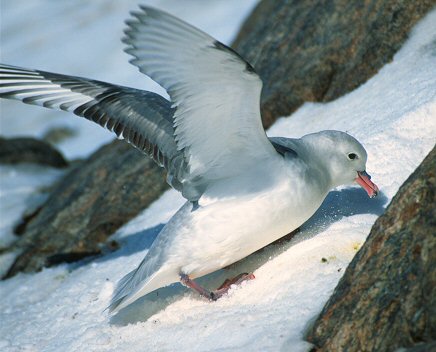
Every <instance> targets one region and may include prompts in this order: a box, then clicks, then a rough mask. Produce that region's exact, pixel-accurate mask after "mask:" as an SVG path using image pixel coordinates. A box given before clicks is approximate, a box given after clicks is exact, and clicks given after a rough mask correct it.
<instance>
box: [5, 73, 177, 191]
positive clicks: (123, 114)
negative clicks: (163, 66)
mask: <svg viewBox="0 0 436 352" xmlns="http://www.w3.org/2000/svg"><path fill="white" fill-rule="evenodd" d="M0 98H7V99H15V100H21V101H22V102H24V103H26V104H32V105H39V106H43V107H46V108H50V109H56V110H64V111H70V112H73V113H74V114H76V115H78V116H81V117H85V118H86V119H88V120H91V121H93V122H95V123H97V124H99V125H100V126H102V127H104V128H106V129H108V130H110V131H113V132H114V133H115V134H116V135H117V136H118V137H119V138H123V139H125V140H126V141H127V142H129V143H130V144H132V145H133V146H135V147H136V148H137V149H139V150H140V151H142V152H144V153H145V154H147V155H149V156H150V157H152V158H153V160H154V161H155V162H156V163H158V164H159V165H160V166H163V167H165V168H166V169H167V171H168V177H167V179H168V181H169V183H170V185H171V186H173V187H174V188H176V189H178V190H181V186H182V185H181V183H180V182H179V181H178V173H179V172H180V170H179V169H180V163H181V160H182V159H183V156H182V155H181V153H180V152H179V151H178V150H177V145H176V143H175V140H174V128H173V125H172V116H173V114H174V109H172V108H171V104H170V102H168V101H167V100H166V99H164V98H162V97H161V96H159V95H157V94H155V93H152V92H147V91H141V90H137V89H132V88H127V87H122V86H118V85H112V84H109V83H105V82H100V81H95V80H90V79H86V78H81V77H74V76H67V75H61V74H56V73H51V72H45V71H37V70H28V69H25V68H20V67H14V66H9V65H4V64H0ZM182 163H183V162H182ZM173 164H174V165H175V168H174V167H173V166H172V165H173Z"/></svg>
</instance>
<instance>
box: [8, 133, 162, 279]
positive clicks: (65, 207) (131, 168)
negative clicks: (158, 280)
mask: <svg viewBox="0 0 436 352" xmlns="http://www.w3.org/2000/svg"><path fill="white" fill-rule="evenodd" d="M167 188H168V186H167V184H166V182H165V177H164V173H163V172H162V169H160V168H159V167H158V166H156V165H155V164H154V162H153V161H152V160H151V159H149V158H148V157H147V156H145V155H143V154H142V153H140V152H139V151H137V150H136V149H134V148H132V147H131V146H130V145H128V144H127V143H125V142H122V141H115V142H113V143H110V144H108V145H106V146H104V147H102V148H100V149H99V150H98V151H97V152H96V153H94V154H93V155H92V156H91V157H90V158H89V159H88V160H86V161H85V162H84V163H82V164H80V165H78V166H76V167H75V168H74V169H73V170H71V172H69V173H68V174H67V175H66V176H65V177H64V178H63V179H62V180H61V181H60V182H59V184H58V185H57V186H56V187H55V188H54V190H53V193H52V194H51V195H50V197H49V198H48V200H47V201H46V202H45V204H44V205H43V206H42V208H41V209H39V210H38V212H37V213H36V214H35V215H34V216H33V217H30V219H29V222H28V223H27V224H26V225H25V226H24V225H22V226H21V228H20V229H21V231H22V235H21V236H20V238H19V239H18V240H17V241H16V242H15V244H14V246H15V247H13V248H12V250H18V251H21V254H20V255H19V256H18V257H17V259H16V261H15V263H14V264H13V265H12V267H11V268H10V269H9V272H8V273H7V275H6V277H10V276H13V275H15V274H16V273H18V272H21V271H23V272H32V271H37V270H40V269H42V268H43V267H45V266H50V265H54V264H58V263H61V262H71V261H75V260H79V259H82V258H84V257H86V256H89V255H95V254H98V253H100V252H101V249H102V243H104V242H105V241H106V239H107V238H108V236H110V235H111V234H113V233H114V231H115V230H117V229H118V228H119V227H120V226H122V225H123V224H125V223H126V222H127V221H128V220H130V219H131V218H133V217H134V216H136V215H137V214H138V213H139V212H140V211H142V210H143V209H145V208H146V207H147V206H148V205H149V204H150V203H151V202H152V201H154V200H155V199H156V198H157V197H159V196H160V195H161V194H162V192H163V191H164V190H165V189H167Z"/></svg>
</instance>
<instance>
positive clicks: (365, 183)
mask: <svg viewBox="0 0 436 352" xmlns="http://www.w3.org/2000/svg"><path fill="white" fill-rule="evenodd" d="M355 181H356V182H357V183H358V184H359V185H361V186H362V188H363V189H364V190H365V191H366V193H368V196H369V197H370V198H374V197H375V196H377V194H378V192H379V190H378V187H377V185H376V184H375V183H374V182H372V181H371V176H369V175H368V174H367V173H366V171H357V177H356V179H355Z"/></svg>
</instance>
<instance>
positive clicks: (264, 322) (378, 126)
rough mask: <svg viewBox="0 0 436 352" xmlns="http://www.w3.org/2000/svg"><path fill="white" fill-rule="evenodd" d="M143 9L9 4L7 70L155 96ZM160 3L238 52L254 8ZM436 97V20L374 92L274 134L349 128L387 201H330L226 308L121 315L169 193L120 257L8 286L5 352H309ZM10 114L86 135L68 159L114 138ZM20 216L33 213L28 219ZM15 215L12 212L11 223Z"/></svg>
mask: <svg viewBox="0 0 436 352" xmlns="http://www.w3.org/2000/svg"><path fill="white" fill-rule="evenodd" d="M134 3H135V1H133V0H129V1H125V2H118V1H111V2H108V1H93V2H88V1H85V0H83V1H80V0H77V1H71V2H60V1H58V2H52V1H26V2H24V1H23V2H15V1H12V0H11V1H4V0H2V1H1V6H2V8H1V13H2V18H1V20H2V21H1V23H2V24H1V33H2V38H1V40H2V43H1V45H2V61H4V62H6V63H10V64H15V65H22V66H28V67H35V68H41V69H45V70H51V71H55V72H56V71H58V72H65V73H69V74H76V75H84V76H89V77H93V78H97V79H102V80H107V81H111V82H114V83H120V84H126V85H135V83H136V86H137V87H142V88H149V87H150V85H149V83H145V80H143V77H141V76H140V75H139V73H137V72H136V70H135V69H132V68H130V67H129V65H128V64H127V56H126V55H124V54H122V53H121V50H122V46H121V44H119V41H118V38H119V36H120V32H121V29H122V21H123V19H124V18H125V17H126V13H127V11H128V9H132V8H134V7H135V6H134ZM148 3H151V4H154V5H155V6H157V7H160V8H164V9H166V10H169V11H171V12H173V13H175V14H177V15H178V16H179V17H182V18H184V19H186V20H188V21H190V22H191V23H194V24H196V25H197V26H200V27H201V28H203V29H204V30H206V31H207V32H209V33H211V34H213V35H214V36H216V37H218V38H219V39H221V40H223V41H225V42H229V40H230V39H231V37H232V35H234V34H235V33H236V30H237V27H238V25H239V24H240V23H241V21H242V19H243V17H244V16H245V15H247V14H248V12H249V10H250V9H251V8H252V7H253V6H254V3H255V1H240V2H234V1H231V0H229V1H218V0H216V1H208V2H205V1H195V0H190V1H183V2H181V1H178V0H171V1H170V0H168V1H164V0H162V1H157V0H156V1H149V2H148ZM182 3H183V5H182ZM107 4H110V5H107ZM206 4H207V5H206ZM236 4H238V5H236ZM236 6H237V7H236ZM30 19H31V20H30ZM38 21H41V22H38ZM54 26H56V30H55V29H54V28H55V27H54ZM34 37H37V38H38V39H37V40H36V42H33V39H32V38H34ZM82 41H84V42H86V43H85V46H84V49H80V43H81V42H82ZM134 81H135V82H134ZM139 82H140V83H139ZM138 84H139V85H138ZM435 93H436V11H433V12H432V13H431V14H429V15H428V16H427V17H426V18H425V19H423V20H422V21H421V22H420V23H419V24H418V25H417V26H416V27H415V28H414V29H413V31H412V33H411V37H410V39H409V40H408V41H407V43H406V44H405V45H404V46H403V48H402V49H401V50H400V51H399V52H398V53H397V54H396V55H395V57H394V60H393V62H391V63H389V64H387V65H386V66H385V67H383V68H382V69H381V70H380V72H379V73H378V74H377V75H376V76H375V77H373V78H372V79H371V80H369V81H368V82H367V83H366V84H364V85H363V86H361V87H360V88H358V89H356V90H355V91H353V92H351V93H349V94H347V95H346V96H344V97H342V98H340V99H338V100H336V101H334V102H331V103H328V104H312V103H311V104H305V105H304V106H303V107H302V108H300V109H299V110H298V111H297V112H296V113H294V114H293V115H292V116H291V117H288V118H282V119H280V120H279V121H277V122H276V123H275V124H274V125H273V126H272V127H271V129H270V130H269V132H268V133H269V135H271V136H275V135H282V136H292V137H295V136H300V135H303V134H306V133H309V132H313V131H318V130H322V129H339V130H345V131H348V132H350V133H351V134H352V135H354V136H355V137H357V138H358V139H359V140H360V141H361V142H362V143H363V144H364V145H365V147H366V149H367V151H368V154H369V161H368V172H369V173H370V174H371V175H372V176H373V180H374V181H375V182H376V183H377V184H378V186H379V187H380V189H381V191H382V194H381V196H379V197H378V198H376V199H368V198H367V196H366V193H365V192H364V191H363V190H361V189H359V188H353V187H352V188H342V189H338V190H335V191H334V192H331V193H330V195H329V196H328V197H327V199H326V201H325V203H324V204H323V206H322V207H321V209H320V210H319V211H318V212H317V213H316V214H315V216H314V217H313V218H312V219H311V220H309V221H308V222H307V223H306V224H305V225H304V226H303V228H302V231H301V232H300V233H299V234H298V235H297V236H296V237H295V238H294V239H293V240H291V241H290V242H288V243H286V244H285V245H283V244H282V245H275V246H271V247H269V248H267V249H266V250H264V251H262V252H261V253H257V254H255V255H252V256H250V257H249V258H247V259H246V260H244V261H242V262H240V263H238V264H236V265H235V266H233V267H232V268H230V269H228V270H222V271H220V272H217V273H214V274H213V275H210V276H209V277H207V278H205V280H204V281H206V284H210V285H213V284H216V283H217V282H219V281H222V279H223V278H224V277H227V276H231V275H232V274H233V273H238V272H241V271H251V270H253V271H254V274H255V276H256V279H255V280H253V281H250V282H247V283H245V284H243V285H242V286H241V287H237V288H234V289H232V290H231V291H230V293H229V295H228V296H226V297H223V298H222V299H220V300H219V301H217V302H214V303H210V302H208V301H206V300H204V299H201V298H199V297H198V295H196V294H193V293H191V292H190V291H187V290H186V289H184V288H182V287H181V286H180V285H178V284H177V285H173V286H170V287H168V288H164V289H160V290H158V291H157V292H154V293H152V294H150V295H148V296H147V297H145V298H143V299H140V300H139V301H137V302H136V303H135V304H133V305H131V306H130V307H128V308H126V309H125V310H123V311H121V312H120V313H119V314H118V315H116V316H114V317H110V316H109V315H108V314H107V312H103V310H104V309H105V308H106V306H107V305H108V303H109V300H110V296H111V293H112V290H113V288H114V285H115V283H116V281H117V280H118V279H120V278H121V277H122V276H123V275H124V274H125V273H127V272H128V271H130V270H131V269H133V268H134V267H135V266H136V265H138V263H139V262H140V261H141V259H142V258H143V256H144V254H145V253H146V250H147V248H148V247H149V246H150V243H151V242H152V241H153V239H154V238H155V236H156V235H157V233H158V231H159V229H160V228H161V227H162V223H165V222H166V221H167V220H168V219H169V217H170V216H171V215H172V213H173V212H174V211H175V210H176V209H177V208H178V207H179V206H180V205H181V204H182V202H183V200H182V198H181V197H180V196H179V195H178V194H177V193H176V192H174V191H168V192H167V193H165V194H164V195H163V196H162V197H161V198H160V199H159V200H157V201H156V202H155V203H153V204H152V205H151V206H150V207H149V208H148V209H146V210H145V211H144V212H143V213H142V214H141V215H140V216H138V217H137V218H135V219H134V220H132V221H131V222H130V223H129V224H127V225H126V226H124V227H123V228H122V229H120V230H119V231H118V232H117V233H116V234H115V235H114V238H116V239H118V240H119V241H121V242H123V243H124V246H123V247H122V248H121V249H120V250H118V251H116V252H114V253H111V254H108V255H105V256H103V257H100V258H97V259H96V260H94V261H92V262H90V263H89V262H87V263H82V264H80V263H79V264H74V265H62V266H58V267H56V268H50V269H46V270H43V271H42V272H40V273H37V274H26V275H24V274H21V275H18V276H16V277H14V278H12V279H9V280H6V281H3V282H0V297H1V298H2V299H1V300H0V350H2V351H59V350H62V351H83V350H88V351H89V350H91V351H173V350H180V351H187V350H198V351H230V350H231V351H233V350H249V351H277V350H284V351H307V350H308V348H309V344H307V343H306V342H304V341H303V332H304V329H305V327H306V326H307V324H308V323H309V322H310V321H311V319H313V318H314V317H315V316H316V315H317V314H318V313H319V311H320V310H321V308H322V306H323V305H324V303H325V302H326V300H327V299H328V297H329V295H330V294H331V292H332V290H333V289H334V287H335V286H336V284H337V282H338V280H339V279H340V277H341V275H342V274H343V272H344V270H345V268H346V266H347V265H348V263H349V262H350V260H351V259H352V258H353V256H354V255H355V253H356V251H357V250H358V248H359V247H360V246H361V244H362V243H363V242H364V240H365V238H366V236H367V235H368V233H369V231H370V228H371V226H372V224H373V223H374V221H375V220H376V218H377V216H378V215H379V214H380V213H382V212H383V209H384V207H385V206H386V204H387V203H388V202H389V201H390V200H391V198H392V197H393V196H394V195H395V193H396V191H397V190H398V188H399V186H400V185H401V184H402V183H403V182H404V181H405V179H406V178H407V177H408V176H409V175H410V173H412V172H413V170H414V169H415V168H416V167H417V166H418V165H419V163H420V162H421V161H422V159H423V158H424V157H425V156H426V154H427V153H428V152H429V151H430V149H431V148H432V147H433V145H434V144H435V142H436V96H435ZM2 106H3V109H2V116H1V120H2V128H1V133H2V134H7V135H15V134H33V135H36V136H41V135H43V134H44V132H45V131H46V130H47V129H49V128H51V127H52V126H55V125H65V124H68V125H69V124H71V125H70V126H72V128H74V129H75V130H77V131H78V133H77V135H76V136H75V137H74V138H71V139H70V140H69V141H68V142H65V143H63V144H62V145H61V148H62V150H63V151H64V152H66V154H67V155H68V156H69V157H77V156H83V155H86V154H88V153H89V152H90V151H92V150H94V149H95V148H96V147H98V145H100V144H101V143H104V142H106V141H107V140H108V139H110V136H109V135H107V134H104V133H103V132H102V131H103V130H102V129H101V128H96V129H93V128H91V127H89V126H91V125H90V124H88V123H87V122H86V121H80V119H77V118H73V117H71V116H68V115H66V114H62V113H51V112H48V111H45V110H43V109H39V108H37V107H27V106H24V105H23V104H19V103H14V102H7V104H6V103H4V104H3V105H2ZM73 121H74V122H73ZM85 125H86V127H84V126H85ZM69 148H72V149H71V150H70V149H69ZM75 148H77V149H75ZM0 171H1V170H0ZM17 172H18V173H20V172H22V171H17ZM4 173H5V174H7V172H4ZM39 177H43V176H38V178H39ZM47 177H51V176H50V175H49V176H47ZM20 182H22V181H20V178H18V179H17V180H16V183H14V182H13V179H12V178H10V179H8V183H7V184H4V182H3V180H2V190H1V193H0V197H1V198H0V201H1V203H5V204H9V202H12V201H13V200H12V199H13V196H14V193H13V191H14V189H19V188H20V187H21V185H20ZM41 184H44V182H42V181H41ZM35 187H36V186H35ZM18 203H20V202H18ZM21 209H22V203H21V208H17V212H18V211H21ZM0 210H2V209H0ZM3 214H4V213H3V211H2V219H1V221H2V224H3V221H4V220H3V217H4V215H3ZM13 215H14V214H13V212H12V211H9V213H8V216H10V217H12V216H13ZM15 216H16V217H17V218H18V217H19V214H18V213H16V214H15ZM7 221H10V220H7ZM0 229H1V230H2V229H3V227H0ZM2 231H3V230H2Z"/></svg>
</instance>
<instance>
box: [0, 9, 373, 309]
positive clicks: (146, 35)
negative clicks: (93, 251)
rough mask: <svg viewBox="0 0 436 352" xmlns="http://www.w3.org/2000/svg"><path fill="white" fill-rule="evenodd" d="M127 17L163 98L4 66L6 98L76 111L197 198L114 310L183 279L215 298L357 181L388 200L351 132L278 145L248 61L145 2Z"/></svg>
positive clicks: (2, 93) (132, 48)
mask: <svg viewBox="0 0 436 352" xmlns="http://www.w3.org/2000/svg"><path fill="white" fill-rule="evenodd" d="M130 14H131V17H130V19H128V20H127V21H126V24H127V28H126V29H125V31H124V33H125V37H124V38H123V39H122V41H123V42H124V43H125V44H126V45H127V47H126V49H125V51H126V52H127V53H128V54H130V55H131V56H132V59H131V60H130V62H131V63H132V64H133V65H135V66H136V67H137V68H138V69H139V71H140V72H141V73H143V74H145V75H147V76H149V77H150V78H152V79H153V80H154V81H156V82H157V83H158V84H160V85H161V86H162V87H163V88H164V89H165V90H166V91H167V93H168V95H169V98H170V101H169V100H167V99H165V98H163V97H162V96H160V95H158V94H156V93H153V92H149V91H144V90H139V89H134V88H129V87H125V86H119V85H115V84H110V83H106V82H102V81H97V80H92V79H88V78H83V77H76V76H69V75H63V74H57V73H51V72H46V71H40V70H33V69H26V68H22V67H17V66H11V65H7V64H0V97H1V98H6V99H15V100H20V101H22V102H24V103H27V104H34V105H40V106H43V107H46V108H50V109H57V110H63V111H69V112H72V113H74V114H75V115H78V116H82V117H84V118H86V119H88V120H91V121H93V122H95V123H97V124H99V125H101V126H102V127H104V128H106V129H108V130H110V131H113V132H114V133H115V134H116V135H117V137H118V138H121V139H124V140H126V141H127V142H128V143H130V144H131V145H132V146H134V147H135V148H137V149H139V150H140V151H142V152H143V153H145V154H146V155H148V156H150V157H151V158H152V159H153V160H154V161H155V162H156V163H157V164H158V165H160V166H162V167H163V168H164V169H165V170H166V173H167V176H166V180H167V182H168V184H169V185H170V186H172V187H173V188H174V189H175V190H177V191H179V192H181V194H182V195H183V197H184V198H185V199H186V202H185V204H184V205H183V206H182V207H181V208H180V209H179V210H178V211H177V212H176V213H175V214H174V215H173V216H172V218H171V219H170V220H169V221H168V222H167V224H166V225H165V226H164V227H163V228H162V230H161V231H160V233H159V234H158V236H157V237H156V239H155V240H154V242H153V243H152V245H151V246H150V248H149V250H148V251H147V253H146V255H145V257H144V259H143V260H142V262H141V263H140V264H139V266H138V267H137V268H136V269H135V270H133V271H131V272H130V273H128V274H127V275H125V276H124V277H123V278H122V279H121V280H120V281H119V282H118V284H117V285H116V288H115V290H114V292H113V296H112V299H111V302H110V305H109V307H108V309H109V311H110V312H111V313H116V312H118V311H119V310H121V309H123V308H125V307H126V306H128V305H129V304H131V303H133V302H134V301H136V300H137V299H138V298H140V297H142V296H144V295H146V294H148V293H150V292H153V291H154V290H156V289H158V288H161V287H164V286H167V285H170V284H172V283H175V282H180V283H182V284H183V285H185V286H187V287H189V288H191V289H193V290H195V291H197V292H198V293H199V294H200V295H201V296H203V297H206V298H207V299H209V300H212V301H214V300H217V299H219V298H220V297H222V296H223V295H225V294H226V293H227V291H228V289H229V288H230V287H231V285H233V284H239V283H241V282H242V281H245V280H250V279H253V278H254V275H253V274H252V273H242V274H240V275H238V276H237V277H235V278H233V279H231V280H228V281H227V282H226V283H224V284H223V285H222V286H221V287H219V288H218V289H216V290H208V289H206V288H205V287H202V286H201V285H199V284H198V283H197V282H196V281H195V280H196V279H197V278H199V277H201V276H204V275H207V274H209V273H211V272H214V271H216V270H219V269H221V268H224V267H226V266H228V265H230V264H232V263H234V262H236V261H238V260H240V259H242V258H244V257H246V256H248V255H250V254H251V253H253V252H255V251H257V250H259V249H260V248H262V247H264V246H266V245H268V244H270V243H272V242H274V241H276V240H277V239H279V238H281V237H283V236H285V235H286V234H288V233H289V232H290V231H292V230H294V229H296V228H298V227H299V226H301V225H302V224H303V223H304V222H305V221H306V220H308V219H309V218H310V217H311V216H312V215H313V214H314V213H315V211H316V210H317V209H318V208H319V207H320V206H321V203H322V202H323V200H324V199H325V197H326V195H327V194H328V192H329V191H330V190H332V189H333V188H335V187H338V186H340V185H350V184H353V183H356V182H357V183H358V184H359V185H360V186H362V187H363V188H364V190H365V191H366V192H367V193H368V195H369V196H370V197H375V196H376V195H377V193H378V192H379V189H378V187H377V185H375V184H374V183H373V182H372V181H371V177H370V176H369V174H368V173H367V172H366V161H367V152H366V151H365V149H364V147H363V146H362V144H361V143H360V142H359V141H357V140H356V139H355V138H354V137H352V136H351V135H349V134H348V133H346V132H341V131H335V130H325V131H319V132H315V133H311V134H307V135H305V136H302V137H300V138H287V137H268V136H267V135H266V132H265V130H264V128H263V126H262V121H261V113H260V96H261V89H262V80H261V79H260V77H259V75H258V74H257V73H256V71H255V69H254V68H253V66H251V65H250V64H249V63H248V62H247V61H246V60H245V59H243V58H242V57H241V56H240V55H239V54H238V53H237V52H236V51H234V50H233V49H231V48H230V47H228V46H226V45H224V44H222V43H221V42H219V41H217V40H216V39H214V38H213V37H211V36H209V35H208V34H206V33H204V32H203V31H201V30H199V29H197V28H195V27H193V26H192V25H190V24H188V23H186V22H184V21H182V20H181V19H178V18H177V17H175V16H173V15H171V14H168V13H166V12H163V11H161V10H158V9H156V8H152V7H149V6H144V5H140V6H139V9H138V10H136V11H132V12H131V13H130Z"/></svg>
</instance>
